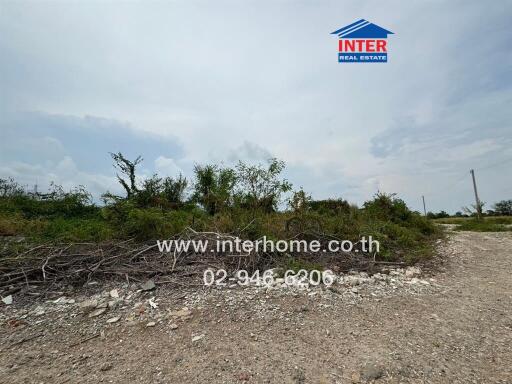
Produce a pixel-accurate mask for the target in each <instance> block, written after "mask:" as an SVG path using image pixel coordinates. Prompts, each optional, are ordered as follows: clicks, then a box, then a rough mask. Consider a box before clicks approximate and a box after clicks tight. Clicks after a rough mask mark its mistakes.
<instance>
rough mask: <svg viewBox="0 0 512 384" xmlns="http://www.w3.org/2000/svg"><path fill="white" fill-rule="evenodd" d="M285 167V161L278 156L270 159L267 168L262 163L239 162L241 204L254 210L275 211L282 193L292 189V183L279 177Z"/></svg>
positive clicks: (237, 175)
mask: <svg viewBox="0 0 512 384" xmlns="http://www.w3.org/2000/svg"><path fill="white" fill-rule="evenodd" d="M284 168H285V163H284V161H280V160H278V159H276V158H272V159H270V160H269V161H268V167H266V168H265V167H264V166H262V165H248V164H245V163H243V162H241V161H240V162H238V165H237V166H236V177H237V181H238V191H237V197H238V200H239V202H240V203H241V205H242V206H245V207H247V208H249V209H251V210H252V211H256V210H258V209H262V210H263V211H265V212H271V211H275V210H276V209H277V205H278V203H279V200H280V198H281V195H282V194H283V193H286V192H288V191H290V190H291V189H292V185H291V184H290V183H289V182H288V181H287V180H286V179H284V180H281V179H280V177H279V176H280V175H281V172H282V171H283V170H284Z"/></svg>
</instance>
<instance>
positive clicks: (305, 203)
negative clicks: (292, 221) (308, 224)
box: [288, 188, 311, 212]
mask: <svg viewBox="0 0 512 384" xmlns="http://www.w3.org/2000/svg"><path fill="white" fill-rule="evenodd" d="M310 202H311V196H310V195H308V194H307V193H306V192H304V190H303V189H302V188H301V189H299V190H298V191H295V192H293V194H292V196H291V197H290V199H289V200H288V205H289V206H290V208H291V209H292V211H294V212H304V211H307V210H308V209H309V203H310Z"/></svg>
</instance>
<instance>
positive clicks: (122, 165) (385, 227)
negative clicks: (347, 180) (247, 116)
mask: <svg viewBox="0 0 512 384" xmlns="http://www.w3.org/2000/svg"><path fill="white" fill-rule="evenodd" d="M111 157H112V160H113V164H114V167H115V169H116V171H117V178H118V180H119V183H120V184H121V186H122V187H123V190H124V192H125V195H124V196H117V195H115V194H112V193H110V192H106V193H105V194H104V195H103V197H102V204H101V205H98V204H94V203H93V201H92V199H91V196H90V194H89V193H88V192H87V191H85V189H84V188H83V187H78V188H76V189H74V190H71V191H67V192H66V191H64V190H63V189H62V188H61V187H59V186H55V185H53V186H52V188H51V189H50V191H49V192H48V193H45V194H42V193H29V192H26V191H25V190H24V189H23V188H21V187H20V186H19V185H18V184H17V183H16V182H15V181H14V180H12V179H8V180H6V179H2V180H0V235H3V236H11V235H18V236H25V237H27V238H29V239H32V240H34V241H48V242H59V241H75V242H76V241H83V242H85V241H87V242H89V241H92V242H98V241H103V240H111V239H128V238H135V239H137V240H140V241H143V240H151V239H162V238H170V237H173V236H175V235H177V234H179V233H181V232H182V231H183V230H184V229H185V228H191V229H193V230H195V231H214V232H219V233H229V234H233V235H236V236H239V237H241V238H245V239H251V240H256V239H258V238H261V237H262V236H266V237H267V238H269V239H275V240H278V239H291V238H300V239H313V238H338V239H346V240H351V241H353V242H356V241H358V240H359V239H360V238H361V236H372V237H373V238H374V239H376V240H379V241H380V243H381V252H380V254H379V255H377V256H378V257H380V258H384V259H389V260H393V259H405V260H415V259H418V258H421V257H425V256H428V255H429V254H430V251H431V243H432V240H433V239H434V238H436V237H438V236H439V229H438V227H437V226H436V225H435V224H433V222H432V221H430V220H428V219H427V218H425V217H422V216H421V215H420V214H419V213H417V212H413V211H411V210H410V209H409V208H408V207H407V205H406V204H405V202H404V201H403V200H401V199H399V198H398V197H397V196H395V195H393V194H384V193H377V194H376V195H375V196H374V198H372V199H371V200H369V201H367V202H365V203H364V204H363V206H362V207H361V208H359V207H357V206H355V205H351V204H349V203H348V202H347V201H346V200H343V199H326V200H313V199H312V198H311V196H310V195H308V194H307V193H306V192H304V191H303V190H302V189H300V190H297V191H295V192H292V185H291V183H290V182H288V181H287V180H285V179H283V177H282V172H283V170H284V167H285V164H284V162H282V161H279V160H277V159H270V160H269V161H268V163H267V164H266V165H250V164H245V163H243V162H240V163H239V164H238V165H237V166H236V167H234V168H228V167H221V166H219V165H216V164H206V165H196V166H195V169H194V178H193V180H187V179H186V178H185V177H183V176H182V175H177V176H176V177H174V178H173V177H160V176H158V175H153V176H152V177H149V178H145V179H141V178H139V176H138V174H137V169H138V166H139V165H140V164H141V162H142V158H141V157H137V158H136V159H135V160H129V159H127V158H125V157H124V156H123V155H122V154H121V153H116V154H111ZM287 257H289V256H287ZM288 263H289V264H290V265H295V266H296V264H297V260H293V259H288ZM297 265H298V264H297Z"/></svg>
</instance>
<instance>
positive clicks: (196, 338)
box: [192, 334, 204, 342]
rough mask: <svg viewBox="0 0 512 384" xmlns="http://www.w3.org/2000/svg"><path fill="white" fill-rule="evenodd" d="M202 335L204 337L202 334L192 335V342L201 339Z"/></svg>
mask: <svg viewBox="0 0 512 384" xmlns="http://www.w3.org/2000/svg"><path fill="white" fill-rule="evenodd" d="M203 337H204V334H202V335H197V336H194V337H192V342H196V341H199V340H201V339H202V338H203Z"/></svg>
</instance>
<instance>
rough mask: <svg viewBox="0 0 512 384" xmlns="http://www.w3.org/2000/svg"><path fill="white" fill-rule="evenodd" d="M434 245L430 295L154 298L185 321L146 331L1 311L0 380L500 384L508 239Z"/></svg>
mask: <svg viewBox="0 0 512 384" xmlns="http://www.w3.org/2000/svg"><path fill="white" fill-rule="evenodd" d="M442 248H443V253H444V254H445V257H446V262H445V263H444V264H443V266H442V268H441V270H440V271H438V272H436V274H435V275H434V276H432V277H433V279H432V280H431V282H432V283H431V285H432V289H427V290H425V291H424V290H417V291H415V292H413V293H411V292H410V291H408V290H403V289H401V288H400V287H398V288H397V289H396V293H393V292H395V291H393V292H392V293H391V294H386V295H378V294H372V289H373V288H372V287H369V288H368V289H361V290H360V292H356V291H351V292H350V295H348V296H347V295H345V294H338V293H333V292H331V291H329V292H326V293H325V294H311V293H301V292H299V293H293V294H286V295H277V294H273V293H272V292H261V293H259V294H248V293H246V292H234V291H229V290H228V291H225V292H220V293H217V294H209V295H199V294H198V295H192V294H189V293H187V297H186V298H185V293H179V292H178V293H173V294H171V293H169V295H166V294H165V295H164V293H163V292H161V291H158V292H157V293H156V295H157V296H158V297H163V296H166V297H167V296H168V297H167V299H168V301H165V300H163V299H162V300H161V302H160V304H159V306H160V309H162V308H164V307H165V306H168V307H169V308H179V307H180V306H183V305H184V302H185V301H187V300H188V302H186V304H187V305H188V306H189V307H190V308H191V314H190V315H189V314H185V315H184V316H182V317H183V318H181V319H180V318H179V316H181V315H183V314H181V315H180V314H178V315H176V316H178V320H176V317H175V318H174V320H169V321H168V320H167V319H166V318H163V319H164V320H163V321H159V322H156V324H152V323H147V322H146V323H137V322H136V321H133V319H132V318H130V317H128V318H123V319H121V320H120V321H117V322H115V323H112V324H108V325H106V324H105V323H106V322H105V320H106V318H102V317H98V318H88V317H83V316H80V315H77V314H76V313H75V312H73V311H71V310H68V309H59V311H56V312H51V313H50V312H49V310H48V309H40V310H39V311H40V313H36V314H35V315H34V310H37V308H35V309H34V308H27V309H23V308H16V307H14V306H13V308H6V307H3V308H2V309H1V311H2V316H3V317H2V319H3V322H4V323H5V321H6V319H11V320H10V321H11V323H10V325H4V326H2V330H1V333H0V337H1V338H2V349H1V352H0V382H2V383H98V382H105V383H128V382H133V383H241V382H242V383H243V382H247V383H352V382H366V381H375V382H377V383H464V384H466V383H512V306H511V304H512V278H511V276H512V234H511V233H499V234H498V233H469V232H463V233H454V234H452V235H450V239H449V241H448V243H447V244H445V245H443V247H442ZM241 295H243V297H242V296H241ZM194 300H195V304H194ZM34 306H35V304H34ZM71 307H72V306H71V305H69V306H67V307H66V306H64V307H63V308H71ZM131 308H132V307H131V306H130V309H131ZM44 311H46V312H47V313H45V314H43V312H44ZM23 314H25V316H21V315H23ZM20 316H21V317H22V318H24V320H22V321H20V325H17V324H14V323H13V321H14V320H12V319H16V318H17V317H20ZM45 316H49V317H50V319H51V321H45V320H44V319H45V318H46V317H45ZM52 316H53V317H52ZM123 316H125V317H126V316H128V315H126V314H125V315H123ZM37 319H40V320H37ZM88 335H89V337H90V336H91V335H92V336H95V335H97V337H94V338H92V339H90V340H88ZM31 338H32V339H31ZM193 340H194V341H193ZM78 342H80V343H79V344H77V343H78ZM15 343H17V344H16V345H15Z"/></svg>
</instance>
